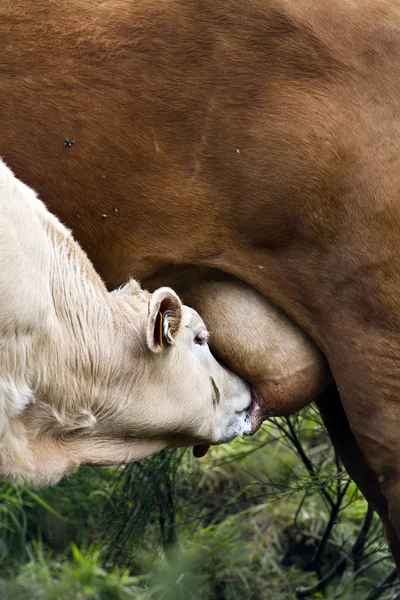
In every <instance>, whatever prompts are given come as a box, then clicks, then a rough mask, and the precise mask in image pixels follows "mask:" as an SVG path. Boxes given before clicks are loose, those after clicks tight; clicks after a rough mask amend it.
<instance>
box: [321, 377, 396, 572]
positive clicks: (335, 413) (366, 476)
mask: <svg viewBox="0 0 400 600" xmlns="http://www.w3.org/2000/svg"><path fill="white" fill-rule="evenodd" d="M317 406H318V409H319V411H320V413H321V416H322V419H323V421H324V424H325V427H326V429H327V431H328V433H329V436H330V438H331V440H332V442H333V444H334V446H335V448H336V451H337V453H338V455H339V457H340V459H341V461H342V463H343V465H344V467H345V469H346V471H347V472H348V473H349V475H350V477H351V478H352V479H353V481H355V483H356V484H357V485H358V487H359V488H360V490H361V492H362V493H363V495H364V496H365V498H366V500H367V501H368V502H369V504H370V505H371V506H372V507H373V509H374V510H375V511H376V512H377V513H378V514H379V516H380V518H381V520H382V523H383V526H384V529H385V534H386V539H387V541H388V545H389V548H390V550H391V552H392V554H393V558H394V560H395V562H396V566H397V569H398V570H399V572H400V540H399V537H398V536H397V534H396V530H395V528H394V527H393V525H392V523H391V521H390V519H389V513H388V502H387V500H386V497H385V495H384V494H383V492H382V489H381V483H380V481H379V479H378V476H377V475H376V474H375V473H374V471H373V470H372V468H371V467H370V466H369V465H368V463H367V461H366V459H365V456H364V454H363V453H362V451H361V449H360V446H359V444H358V443H357V440H356V438H355V436H354V434H353V432H352V430H351V429H350V426H349V421H348V419H347V416H346V413H345V411H344V409H343V405H342V402H341V400H340V396H339V393H338V391H337V387H336V385H335V384H334V383H332V384H331V385H330V386H328V388H327V389H326V390H325V391H324V392H323V393H322V394H321V396H320V397H319V399H318V400H317Z"/></svg>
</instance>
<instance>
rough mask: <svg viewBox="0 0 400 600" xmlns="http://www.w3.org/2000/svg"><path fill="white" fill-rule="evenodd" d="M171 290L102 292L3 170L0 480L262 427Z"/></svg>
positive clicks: (69, 241)
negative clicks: (0, 478)
mask: <svg viewBox="0 0 400 600" xmlns="http://www.w3.org/2000/svg"><path fill="white" fill-rule="evenodd" d="M206 337H207V332H206V329H205V326H204V323H203V321H202V320H201V318H200V317H199V315H198V314H197V313H196V312H195V311H193V310H192V309H190V308H188V307H186V306H183V305H182V304H181V302H180V300H179V298H178V296H177V295H176V294H175V293H174V292H173V291H172V290H171V289H169V288H160V289H158V290H157V291H156V292H154V293H153V294H152V295H151V296H150V295H149V294H147V293H145V292H144V291H142V290H141V288H140V286H139V285H138V284H137V283H136V282H135V281H133V280H131V281H130V282H129V283H128V284H127V285H126V286H124V287H123V288H122V289H120V290H117V291H116V292H113V293H109V292H108V291H107V290H106V288H105V286H104V284H103V282H102V281H101V279H100V278H99V276H98V275H97V273H96V272H95V270H94V268H93V266H92V264H91V262H90V261H89V259H88V258H87V256H86V255H85V253H84V252H83V251H82V249H81V248H80V247H79V245H78V244H77V242H75V241H74V239H73V237H72V235H71V232H70V231H68V230H67V229H66V228H65V227H64V226H63V225H62V224H61V223H60V222H59V221H58V220H57V219H56V218H55V217H54V216H53V215H51V214H50V213H49V212H48V211H47V209H46V207H45V206H44V204H43V203H42V202H41V201H40V200H39V199H38V198H37V196H36V194H35V192H34V191H33V190H31V189H30V188H29V187H27V186H26V185H24V184H23V183H22V182H21V181H19V180H18V179H17V178H16V177H15V176H14V175H13V173H12V172H11V171H10V169H9V168H8V167H7V166H6V165H5V164H4V162H2V161H0V474H1V475H2V476H5V477H9V478H14V479H21V480H23V481H25V482H29V483H32V484H47V483H54V482H56V481H57V480H58V479H59V478H60V477H61V476H62V475H63V474H65V473H67V472H71V471H73V470H75V469H76V468H77V467H78V466H79V465H80V464H86V465H88V464H90V465H108V464H115V463H122V462H128V461H133V460H138V459H140V458H142V457H144V456H146V455H149V454H151V453H153V452H156V451H158V450H161V449H163V448H167V447H176V446H185V445H192V444H208V443H220V442H224V441H228V440H230V439H232V437H234V436H235V435H243V434H249V433H252V432H253V431H254V429H255V428H256V427H257V426H258V422H257V415H256V412H257V407H254V405H252V406H251V410H249V407H250V405H251V397H250V391H249V388H248V386H247V384H245V383H244V382H243V381H242V380H241V379H239V378H238V377H237V376H236V375H234V374H233V373H231V372H230V371H228V370H226V369H224V368H223V367H222V366H220V365H219V364H218V363H217V362H216V361H215V359H214V358H213V357H212V355H211V353H210V351H209V348H208V345H207V342H206Z"/></svg>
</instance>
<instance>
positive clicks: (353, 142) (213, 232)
mask: <svg viewBox="0 0 400 600" xmlns="http://www.w3.org/2000/svg"><path fill="white" fill-rule="evenodd" d="M1 7H2V8H1V19H0V44H1V57H2V60H1V65H0V106H1V116H2V130H1V140H0V153H1V154H2V155H4V156H5V157H6V159H7V161H8V162H9V163H10V164H11V166H12V167H13V168H14V169H15V171H16V173H17V175H18V176H20V177H21V178H22V179H23V180H24V181H26V182H27V183H29V184H31V185H33V186H34V187H36V188H37V189H38V190H39V191H40V193H41V196H42V197H43V198H44V199H45V200H47V201H50V199H51V208H52V209H53V210H54V211H55V212H56V213H57V214H58V215H59V216H60V217H61V219H62V220H64V221H65V222H66V223H68V224H69V225H73V227H74V231H75V234H76V236H77V238H78V239H79V240H80V242H81V243H82V244H83V246H84V247H85V249H86V250H87V251H88V253H89V256H90V257H91V258H92V259H93V260H94V262H95V265H96V266H97V268H98V270H99V271H100V272H101V274H102V275H103V277H104V278H105V279H106V281H107V283H108V285H110V286H115V285H117V284H119V283H120V282H121V281H123V280H124V279H126V278H127V276H128V275H130V274H131V273H132V274H134V275H135V276H137V277H140V278H141V279H143V280H149V279H150V278H151V277H152V276H154V275H156V274H157V273H160V272H162V273H163V274H164V275H165V277H166V281H167V278H168V273H169V270H170V269H175V276H178V274H179V268H178V269H177V270H176V268H177V267H180V266H185V265H189V266H192V267H202V268H209V267H211V268H213V269H217V270H219V271H223V272H226V273H229V274H231V275H233V276H235V277H237V278H238V279H241V280H242V281H244V282H246V283H247V284H249V285H250V286H251V287H253V288H254V289H256V290H258V292H260V293H261V294H263V295H264V296H269V297H270V298H271V299H272V300H273V302H274V303H275V304H277V305H278V306H279V307H280V308H281V309H283V310H284V311H285V312H286V313H288V314H289V315H290V316H291V317H292V318H293V319H294V321H295V322H296V323H297V324H298V325H299V326H301V327H302V328H303V329H304V331H306V332H307V333H308V335H310V336H311V337H312V338H313V339H314V341H315V342H316V343H317V344H318V346H319V347H320V348H321V349H322V351H323V352H324V354H325V356H326V357H327V359H328V361H329V365H330V368H331V371H332V374H333V377H334V379H335V382H336V384H337V386H338V388H339V391H340V397H341V401H342V403H343V408H344V411H345V412H343V411H342V408H341V405H340V403H339V402H338V400H337V396H335V391H334V389H333V388H330V391H329V393H327V395H326V398H325V401H324V402H321V403H320V406H321V408H322V410H323V413H324V415H325V418H326V420H327V425H328V429H329V430H330V432H331V435H332V436H333V438H334V440H335V443H336V444H337V445H338V447H339V448H340V450H341V452H342V457H343V460H344V462H345V464H346V467H347V468H348V469H349V471H350V472H351V474H352V476H353V477H354V478H355V480H356V481H357V482H358V483H359V485H360V486H361V488H362V490H363V491H364V493H365V494H366V495H367V497H368V499H370V500H371V501H372V502H373V504H374V506H375V507H376V508H377V510H378V511H379V513H380V515H381V517H382V519H383V521H384V522H385V525H386V529H387V533H388V537H389V542H390V544H391V546H392V549H393V550H394V551H395V555H396V559H397V562H398V564H399V565H400V542H399V539H400V505H399V502H398V499H399V495H400V490H399V489H398V488H399V486H400V458H399V457H400V452H399V451H400V448H399V446H400V435H399V421H400V410H399V409H398V393H399V387H400V366H399V350H400V347H399V346H400V339H399V328H400V309H399V308H398V304H399V300H398V297H399V293H400V262H399V259H398V255H399V250H400V248H399V246H400V233H399V232H400V205H399V202H398V195H399V192H400V168H399V164H398V163H399V161H400V151H399V142H398V137H399V136H398V135H396V130H397V124H398V114H399V108H400V106H399V105H400V100H399V94H398V86H399V76H400V60H399V59H400V34H399V30H400V29H399V28H400V3H399V1H398V0H365V1H364V2H362V3H357V2H354V1H353V0H332V1H331V2H325V1H323V0H249V1H248V2H243V0H219V1H218V2H214V1H212V0H201V2H195V3H188V2H186V1H185V0H166V1H165V2H159V0H136V1H135V2H133V0H108V1H107V0H92V2H87V1H86V0H59V1H58V2H50V1H49V0H36V2H34V3H33V2H31V1H30V0H14V1H13V2H12V3H11V2H4V0H3V2H2V3H1ZM67 137H68V140H66V138H67ZM73 141H74V143H73V144H72V142H73ZM64 144H65V145H64ZM50 192H51V196H50ZM217 351H218V348H217ZM240 361H241V364H243V362H244V359H243V356H242V358H241V359H240ZM238 370H239V369H238ZM328 396H331V397H330V398H328ZM328 400H329V402H328ZM271 404H274V405H276V402H275V400H274V399H273V398H270V397H268V398H265V405H266V412H268V406H270V405H271ZM285 405H286V403H285ZM296 407H298V403H296ZM286 410H287V405H286ZM347 419H348V422H347ZM348 423H349V424H348ZM339 425H340V427H341V428H340V429H338V427H339ZM349 425H350V428H351V429H350V428H349Z"/></svg>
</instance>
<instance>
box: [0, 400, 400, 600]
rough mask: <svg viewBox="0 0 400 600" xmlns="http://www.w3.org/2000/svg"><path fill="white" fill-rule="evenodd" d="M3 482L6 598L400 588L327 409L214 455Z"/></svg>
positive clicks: (269, 596) (232, 598)
mask: <svg viewBox="0 0 400 600" xmlns="http://www.w3.org/2000/svg"><path fill="white" fill-rule="evenodd" d="M0 496H1V502H0V561H1V567H2V570H1V573H2V576H1V577H2V578H1V580H0V598H1V600H3V599H4V600H8V599H9V600H20V599H21V600H25V599H26V600H36V599H38V600H39V599H40V600H56V599H57V600H81V599H82V600H84V599H85V600H86V599H99V600H125V599H134V600H195V599H201V600H291V599H295V598H296V597H305V598H328V599H332V600H333V599H334V598H341V599H343V600H350V599H351V600H376V599H377V598H381V599H382V600H389V599H390V600H392V599H395V598H399V597H400V596H399V590H400V587H399V586H398V584H397V583H396V581H395V580H394V576H393V575H392V570H393V564H392V561H391V559H390V557H389V556H388V551H387V547H386V545H385V542H384V540H383V537H382V531H381V526H380V523H379V521H378V519H377V518H376V516H374V515H372V513H371V511H369V510H368V506H367V505H366V502H365V500H364V499H363V498H362V496H361V495H360V493H359V492H358V490H357V489H356V487H355V486H354V484H352V483H350V481H349V479H348V477H347V475H346V474H345V473H344V472H343V470H342V468H341V466H340V464H339V463H338V461H337V460H336V457H335V455H334V453H333V451H332V448H331V445H330V443H329V441H328V439H327V436H326V434H325V433H324V430H323V428H322V426H321V423H320V421H319V417H318V415H317V413H316V411H315V410H314V409H309V410H308V411H307V412H306V413H304V414H303V415H302V416H301V417H296V418H292V419H290V420H289V419H282V420H277V421H276V422H270V423H268V424H267V425H264V429H263V430H262V431H261V432H260V433H259V434H258V435H257V436H255V437H254V438H249V439H246V440H238V441H235V442H234V443H233V444H231V445H229V446H225V447H218V448H213V449H212V450H211V452H209V454H208V455H207V456H206V457H205V458H203V459H201V460H196V459H194V458H193V457H192V456H191V453H190V450H187V451H185V452H183V451H176V452H163V453H160V454H159V455H157V456H153V457H150V458H149V459H147V460H144V461H142V462H141V463H137V464H134V465H130V466H129V467H125V468H120V469H109V468H107V469H88V468H85V469H81V470H80V471H79V472H78V473H76V474H75V475H74V476H73V477H71V478H69V479H65V480H63V481H62V482H61V483H60V484H59V485H58V486H57V487H55V488H50V489H45V490H39V491H38V490H34V491H33V490H29V489H27V488H24V487H21V486H18V485H15V484H9V483H2V484H1V486H0ZM385 579H386V582H385V583H384V584H383V585H382V582H384V580H385ZM318 581H322V582H324V581H325V583H324V584H320V585H318ZM296 590H297V592H296ZM301 590H303V591H301ZM296 594H297V595H296Z"/></svg>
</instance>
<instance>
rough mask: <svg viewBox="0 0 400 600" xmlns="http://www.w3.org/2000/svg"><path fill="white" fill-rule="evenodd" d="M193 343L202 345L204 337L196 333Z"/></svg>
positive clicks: (204, 341)
mask: <svg viewBox="0 0 400 600" xmlns="http://www.w3.org/2000/svg"><path fill="white" fill-rule="evenodd" d="M194 343H195V344H198V345H199V346H204V344H205V343H206V340H205V339H204V336H202V335H196V337H195V338H194Z"/></svg>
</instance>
